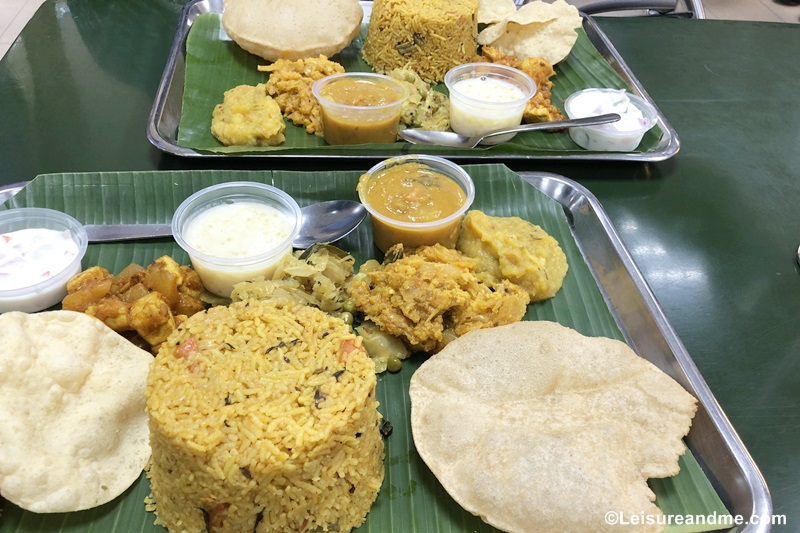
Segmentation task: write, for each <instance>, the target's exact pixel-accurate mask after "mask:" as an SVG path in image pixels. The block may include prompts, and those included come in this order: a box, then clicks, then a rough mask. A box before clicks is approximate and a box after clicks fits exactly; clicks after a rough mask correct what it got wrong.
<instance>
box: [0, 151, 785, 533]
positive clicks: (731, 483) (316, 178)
mask: <svg viewBox="0 0 800 533" xmlns="http://www.w3.org/2000/svg"><path fill="white" fill-rule="evenodd" d="M487 167H500V165H488V166H487ZM470 168H471V167H467V169H468V170H469V169H470ZM472 168H477V166H476V167H472ZM276 173H280V171H274V173H273V172H270V171H224V170H216V171H202V172H200V173H199V174H198V173H197V171H191V172H189V171H186V172H183V171H171V172H153V171H140V172H125V173H118V172H115V173H77V174H62V175H52V176H42V177H41V178H43V179H44V185H42V183H41V182H39V186H38V187H37V185H36V183H37V182H36V181H35V182H33V184H32V185H31V186H30V187H27V188H24V189H22V190H20V187H23V186H25V185H26V183H19V184H14V185H13V186H9V188H8V191H7V192H9V193H17V194H16V196H15V197H13V198H12V199H11V200H9V201H7V202H6V204H5V205H0V209H4V208H10V207H30V206H38V207H55V206H62V207H61V208H62V209H64V210H66V211H67V212H70V214H72V215H74V216H76V218H78V219H79V220H82V221H84V222H87V223H89V222H92V223H117V222H131V221H133V220H126V219H123V220H120V219H119V216H120V211H124V209H122V208H123V206H124V207H127V208H128V209H130V203H129V202H127V201H126V200H125V199H126V198H127V197H128V196H129V195H130V191H131V188H134V189H136V188H137V187H138V188H139V191H140V192H139V193H138V194H137V195H138V196H140V197H144V198H147V197H148V195H160V196H164V197H170V198H171V200H169V201H166V202H160V203H159V205H158V206H156V207H155V212H154V211H153V210H152V209H149V210H148V213H147V216H146V221H147V222H167V221H168V220H169V217H170V216H171V213H172V207H170V206H171V204H169V202H170V201H173V202H180V201H181V199H182V198H183V197H185V195H186V194H190V193H191V191H193V190H195V189H196V188H198V187H202V186H204V184H206V183H211V182H214V183H216V182H219V181H231V180H242V179H244V180H248V179H249V180H255V181H264V180H266V181H269V180H273V181H274V180H275V179H276V177H277V176H276V175H275V174H276ZM165 174H166V175H169V176H170V179H167V180H164V179H152V178H154V177H161V176H157V175H165ZM284 174H286V173H283V174H281V175H280V176H279V177H280V178H281V179H289V178H288V176H287V175H284ZM290 174H291V180H290V183H291V187H292V188H293V190H294V191H303V190H305V189H307V188H308V187H307V185H308V184H321V183H326V184H328V186H329V187H331V186H333V185H332V183H333V184H334V185H335V182H337V181H341V182H344V183H346V185H347V187H348V190H349V188H350V185H351V184H352V183H354V180H355V179H357V172H356V171H348V172H309V173H304V174H303V175H300V174H298V173H290ZM517 174H518V175H519V176H520V177H521V178H522V179H523V180H525V181H526V182H527V183H529V184H530V185H531V186H533V187H534V188H536V189H538V190H539V191H542V192H543V193H544V194H545V195H547V196H549V197H550V198H552V199H554V200H555V201H556V202H557V203H558V206H556V209H558V208H559V207H560V208H561V209H563V211H564V213H565V215H566V218H567V221H568V227H569V232H570V234H571V235H572V237H573V238H574V240H575V242H576V244H577V247H578V249H579V250H580V253H581V255H582V256H583V258H584V260H585V262H586V265H587V266H588V268H589V270H590V271H591V274H592V276H594V278H595V280H596V282H597V285H598V287H599V288H600V291H601V293H602V295H603V298H604V300H605V304H606V306H607V307H608V309H609V310H610V312H611V315H612V316H613V318H614V321H615V322H616V325H617V326H618V328H619V329H620V331H621V332H622V335H623V336H624V337H625V340H626V341H627V342H628V343H629V344H630V346H632V347H633V348H634V349H635V350H636V351H637V353H639V354H640V355H641V356H642V357H644V358H646V359H648V360H649V361H651V362H652V363H653V364H655V365H656V366H658V367H659V368H661V369H662V370H663V371H664V372H666V373H667V374H669V375H670V376H672V377H673V378H674V379H676V380H677V381H678V382H679V383H681V385H683V386H684V387H685V388H686V389H687V390H688V391H690V392H691V393H692V394H694V395H695V396H696V397H697V398H698V400H699V408H698V412H697V414H696V416H695V418H694V421H693V424H692V429H691V431H690V433H689V435H688V436H687V438H686V442H687V445H688V446H689V448H690V449H691V450H692V451H693V453H694V456H695V457H696V458H697V460H698V461H699V462H700V464H701V465H702V466H703V468H704V469H705V471H706V473H707V475H708V478H709V479H710V480H711V482H712V483H713V485H714V487H715V489H716V490H717V493H718V494H719V495H720V497H721V498H722V500H723V502H724V503H725V505H726V507H727V508H728V510H729V512H730V513H731V514H732V515H733V516H734V517H736V516H739V517H743V518H744V519H745V520H749V519H750V517H751V516H758V517H768V516H771V515H772V501H771V498H770V496H769V492H768V489H767V486H766V483H765V481H764V479H763V478H762V476H761V474H760V472H759V471H758V468H757V466H756V465H755V463H754V461H753V459H752V458H751V457H750V455H749V453H748V452H747V450H746V449H745V447H744V445H743V444H742V442H741V440H740V439H739V437H738V436H737V434H736V432H735V430H734V428H733V427H732V426H731V424H730V422H729V421H728V419H727V417H726V416H725V414H724V413H723V411H722V409H721V407H720V406H719V404H718V403H717V401H716V400H715V398H714V396H713V394H712V393H711V391H710V389H709V388H708V385H707V384H706V382H705V380H704V379H703V377H702V376H701V374H700V372H699V370H698V369H697V367H696V366H695V364H694V362H693V361H692V359H691V357H690V355H689V354H688V353H687V351H686V348H685V347H684V346H683V344H682V343H681V341H680V339H679V338H678V336H677V334H676V332H675V331H674V329H673V328H672V326H671V325H670V323H669V321H668V319H667V317H666V316H665V314H664V312H663V311H662V309H661V307H660V306H659V304H658V302H657V300H656V298H655V296H654V295H653V293H652V291H651V290H650V288H649V286H648V285H647V282H646V281H645V279H644V277H643V275H642V273H641V272H640V271H639V269H638V267H637V266H636V264H635V263H634V261H633V259H632V257H631V255H630V254H629V253H628V251H627V249H626V247H625V245H624V243H623V242H622V240H621V239H620V237H619V234H618V233H617V231H616V229H615V228H614V226H613V224H612V223H611V221H610V219H609V218H608V215H607V214H606V212H605V210H604V209H603V207H602V205H601V204H600V203H599V201H598V200H597V199H596V198H595V197H594V195H592V193H591V192H589V191H588V190H587V189H586V188H584V187H583V186H581V185H580V184H578V183H576V182H575V181H572V180H570V179H568V178H565V177H563V176H559V175H555V174H550V173H542V172H518V173H517ZM514 187H517V186H516V185H514ZM121 190H124V191H126V193H125V194H121V193H120V191H121ZM328 190H329V191H330V190H335V188H334V189H330V188H329V189H328ZM64 191H69V197H70V200H69V202H66V203H62V200H64V198H61V197H60V195H62V194H66V193H64ZM290 192H291V191H290ZM49 193H51V194H49ZM300 194H301V195H302V194H303V193H302V192H301V193H300ZM328 194H331V193H330V192H329V193H328ZM314 199H317V198H316V196H315V197H314ZM302 200H303V201H311V199H310V197H304V198H303V199H302ZM161 204H164V205H161ZM151 207H152V206H151ZM360 229H361V230H363V231H360V232H359V233H360V235H359V236H358V237H356V239H355V240H354V241H351V242H352V243H353V244H355V245H356V247H357V248H362V247H364V246H370V247H371V234H369V232H368V230H367V229H366V228H360ZM111 246H112V247H113V246H114V245H111ZM155 246H156V245H154V244H149V243H144V242H143V243H137V244H130V245H128V247H129V248H130V249H131V250H132V249H133V248H136V250H137V252H136V253H137V254H138V256H137V260H138V261H139V262H142V261H147V260H149V259H148V258H149V257H150V256H152V255H153V254H163V253H175V252H176V250H177V247H176V246H174V245H173V243H166V244H164V245H163V246H162V245H159V246H160V247H159V248H157V250H156V249H155V248H152V249H151V247H155ZM131 250H128V251H126V252H125V253H126V254H127V253H133V252H132V251H131ZM92 253H94V254H95V256H93V258H92V259H91V260H90V261H89V262H90V263H91V262H92V261H98V260H99V259H100V255H99V254H100V249H99V248H96V249H94V250H93V252H92ZM118 255H119V254H113V257H118ZM131 257H132V256H131ZM105 260H106V261H109V260H112V259H110V258H109V257H106V258H105ZM127 261H128V259H127V258H126V259H125V260H124V261H123V263H126V262H127ZM395 403H397V402H395ZM400 403H402V402H400ZM390 404H391V402H388V403H386V405H387V406H388V405H390ZM398 409H399V407H398ZM391 418H393V417H391V416H390V419H391ZM401 451H402V453H404V454H407V450H401ZM398 453H400V452H398ZM387 462H388V463H390V461H389V460H388V458H387ZM389 468H391V467H389ZM405 470H406V474H408V468H407V467H406V468H405ZM141 490H143V491H147V490H149V489H148V488H147V487H146V486H145V487H143V488H142V489H141ZM144 494H146V492H144ZM129 496H130V497H128V498H127V499H128V500H130V501H128V502H127V504H128V505H134V506H141V501H140V500H137V497H138V496H137V494H136V493H132V494H131V495H129ZM133 500H136V501H133ZM138 508H139V507H137V509H138ZM119 512H124V511H120V510H118V509H117V508H116V507H115V508H114V509H109V512H108V513H107V514H108V516H104V517H103V518H102V520H108V521H109V522H113V523H114V524H116V523H117V522H119V523H120V524H122V523H125V522H124V521H119V516H116V517H115V516H114V513H119ZM137 512H138V511H137ZM142 513H143V511H142ZM81 516H83V515H81ZM92 516H94V515H92ZM64 519H65V518H64V517H61V516H59V515H53V516H49V515H36V514H33V513H24V512H20V511H19V510H18V509H16V508H13V507H9V508H7V509H6V510H5V512H4V515H3V521H4V524H5V525H7V526H9V527H12V528H13V525H14V524H17V525H18V526H19V525H20V524H22V523H24V527H22V526H20V527H19V528H18V529H15V531H17V530H18V531H21V532H23V531H25V532H27V531H44V530H48V531H49V530H51V529H58V527H60V526H58V527H55V526H53V528H50V527H48V526H49V525H51V524H54V523H56V524H58V523H61V520H64ZM96 519H97V520H100V518H99V517H98V518H96ZM75 520H77V521H79V522H80V524H81V525H80V526H78V528H77V529H75V531H88V530H90V529H92V527H94V530H98V527H99V529H100V530H104V531H106V530H107V531H111V530H112V529H115V528H112V529H103V527H102V524H96V523H94V522H93V521H94V520H95V518H91V519H90V520H89V521H84V519H83V518H81V517H80V516H79V517H77V518H75ZM142 520H143V522H142V523H143V525H142V531H151V530H153V531H155V530H156V529H158V528H155V527H154V526H151V525H150V522H152V520H151V519H147V517H144V518H143V519H142ZM145 523H146V525H144V524H145ZM84 526H85V528H86V529H83V527H84ZM126 528H128V525H127V523H126V526H125V528H123V529H124V530H126V531H127V529H126ZM0 529H2V528H0ZM770 529H771V526H770V525H769V524H768V523H764V524H760V525H759V524H743V525H741V526H738V527H736V528H734V529H731V530H730V531H732V532H737V533H767V532H769V531H770ZM115 530H116V531H121V530H120V529H115Z"/></svg>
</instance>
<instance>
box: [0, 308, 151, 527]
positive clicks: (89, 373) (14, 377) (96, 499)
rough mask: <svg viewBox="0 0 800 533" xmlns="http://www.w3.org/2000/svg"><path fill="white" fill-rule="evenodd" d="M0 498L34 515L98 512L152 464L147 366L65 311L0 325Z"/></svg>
mask: <svg viewBox="0 0 800 533" xmlns="http://www.w3.org/2000/svg"><path fill="white" fill-rule="evenodd" d="M0 339H2V344H3V346H2V350H0V449H2V453H0V494H2V496H3V497H4V498H6V499H7V500H9V501H11V502H12V503H14V504H16V505H18V506H20V507H22V508H23V509H27V510H29V511H34V512H37V513H58V512H72V511H79V510H82V509H88V508H91V507H95V506H98V505H101V504H103V503H106V502H108V501H110V500H112V499H114V498H116V497H117V496H119V495H120V494H122V493H123V492H124V491H125V490H126V489H127V488H128V487H130V486H131V485H132V484H133V483H134V481H136V480H137V479H138V478H139V476H140V475H141V472H142V469H143V468H144V466H145V464H146V463H147V460H148V459H149V457H150V444H149V442H148V438H149V432H148V428H147V414H146V412H145V386H146V384H147V373H148V371H149V369H150V365H151V364H152V362H153V356H152V355H150V353H148V352H146V351H144V350H142V349H140V348H137V347H136V346H134V345H133V344H131V343H130V342H128V341H127V340H126V339H124V338H123V337H121V336H120V335H119V334H118V333H116V332H114V331H113V330H112V329H110V328H109V327H108V326H106V325H105V324H103V323H102V322H101V321H100V320H97V319H96V318H93V317H90V316H88V315H85V314H83V313H77V312H73V311H50V312H45V313H39V314H31V315H29V314H25V313H17V312H12V313H5V314H3V315H0Z"/></svg>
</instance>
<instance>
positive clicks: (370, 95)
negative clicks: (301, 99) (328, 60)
mask: <svg viewBox="0 0 800 533" xmlns="http://www.w3.org/2000/svg"><path fill="white" fill-rule="evenodd" d="M320 94H321V95H322V96H323V97H325V98H326V99H328V100H330V101H332V102H334V103H337V104H340V105H346V106H354V107H356V108H358V109H352V110H349V111H341V110H336V111H330V110H326V108H325V106H322V108H321V112H322V119H323V125H324V134H325V141H326V142H327V143H328V144H364V143H393V142H395V140H396V139H397V128H398V123H399V121H400V111H401V107H400V106H399V105H398V106H391V107H390V108H387V109H372V108H379V107H380V106H385V105H387V104H392V103H394V102H397V101H399V100H400V99H401V98H402V95H400V94H398V93H397V91H395V90H394V89H392V87H390V86H389V85H387V84H386V83H383V82H381V81H379V80H378V81H374V80H352V79H341V80H338V81H335V82H333V83H331V84H330V85H327V86H325V87H324V88H323V89H322V90H321V91H320ZM361 108H363V109H361Z"/></svg>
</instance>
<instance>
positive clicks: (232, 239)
mask: <svg viewBox="0 0 800 533" xmlns="http://www.w3.org/2000/svg"><path fill="white" fill-rule="evenodd" d="M292 230H293V227H292V224H291V222H290V221H289V219H288V218H287V217H286V216H285V215H284V214H283V213H281V212H280V211H278V210H277V209H275V208H274V207H271V206H268V205H265V204H261V203H257V202H233V203H226V204H219V205H216V206H214V207H210V208H208V209H206V210H205V211H202V212H200V213H199V214H198V215H197V216H195V217H194V218H193V219H192V220H190V221H189V223H188V224H187V225H186V228H184V233H183V238H184V240H185V241H186V243H187V244H188V245H189V246H191V247H192V248H194V249H195V250H197V251H198V252H200V253H202V254H205V255H206V256H209V257H204V258H199V257H194V256H192V257H191V259H192V266H194V268H195V270H196V271H197V273H198V275H199V276H200V279H201V280H202V282H203V285H204V286H205V287H206V289H208V290H209V291H211V292H213V293H214V294H217V295H219V296H225V297H228V296H230V293H231V291H232V290H233V285H235V284H236V283H240V282H242V281H247V280H250V279H253V278H255V277H257V276H269V275H271V274H272V272H273V271H274V269H275V267H276V266H277V263H278V261H279V260H280V259H281V258H282V257H283V256H284V255H285V254H286V253H287V252H289V251H290V250H291V249H292V245H291V243H286V244H285V245H284V246H281V247H280V248H278V247H279V246H280V245H281V243H283V242H284V241H285V240H286V239H287V238H288V237H289V236H290V235H291V233H292ZM271 251H272V252H274V253H271V254H270V253H269V252H271ZM262 254H269V255H268V256H267V257H265V258H262V259H260V260H258V261H257V262H253V261H248V258H252V257H254V256H259V255H262ZM216 259H219V261H217V260H216ZM236 259H241V261H236Z"/></svg>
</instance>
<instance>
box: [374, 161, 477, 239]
mask: <svg viewBox="0 0 800 533" xmlns="http://www.w3.org/2000/svg"><path fill="white" fill-rule="evenodd" d="M414 163H417V164H420V165H423V166H424V167H426V168H427V169H430V170H433V171H434V172H437V173H438V174H441V175H443V176H445V177H446V179H450V180H452V181H453V182H455V184H456V185H457V186H458V188H460V189H461V191H462V195H463V198H464V202H463V203H462V204H461V205H460V206H459V207H458V208H457V209H455V210H454V211H453V212H452V213H447V214H444V215H443V216H442V217H441V218H438V219H436V220H432V221H428V222H407V221H404V220H397V219H396V218H392V217H391V216H387V215H386V214H384V213H385V210H384V209H381V206H377V205H375V199H371V197H370V196H369V195H368V194H367V191H368V189H369V188H370V182H371V181H372V180H379V179H381V177H382V176H384V175H385V172H386V171H387V170H390V169H392V168H394V167H398V166H400V165H407V164H414ZM358 196H359V199H360V200H361V203H362V204H364V207H365V208H366V209H367V211H368V212H369V214H370V218H371V220H372V237H373V240H374V241H375V245H376V246H377V247H378V248H379V249H380V250H381V251H384V252H385V251H386V250H387V249H389V248H390V247H391V246H393V245H395V244H398V243H402V244H403V245H404V246H410V247H414V246H423V245H426V246H430V245H433V244H437V243H438V244H441V245H443V246H446V247H448V248H453V247H455V245H456V241H457V240H458V233H459V228H460V226H461V219H462V218H463V216H464V213H465V212H466V211H467V209H469V207H470V206H471V205H472V202H473V201H474V200H475V184H474V183H473V182H472V178H471V177H470V176H469V174H467V172H466V171H465V170H464V169H463V168H461V167H460V166H458V165H456V164H455V163H452V162H450V161H448V160H447V159H444V158H442V157H436V156H431V155H421V154H420V155H407V156H401V157H394V158H391V159H386V160H384V161H381V162H380V163H378V164H377V165H375V166H374V167H372V168H371V169H369V171H367V173H366V174H364V175H363V176H362V177H361V179H360V180H359V184H358ZM378 201H393V202H397V201H398V197H394V198H393V199H387V198H384V197H381V198H379V199H378ZM382 211H383V212H382ZM412 214H413V213H412Z"/></svg>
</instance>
